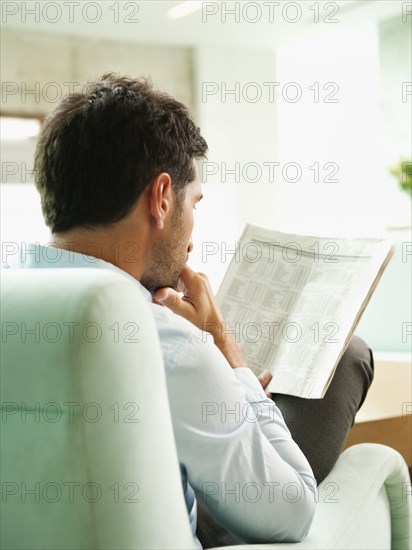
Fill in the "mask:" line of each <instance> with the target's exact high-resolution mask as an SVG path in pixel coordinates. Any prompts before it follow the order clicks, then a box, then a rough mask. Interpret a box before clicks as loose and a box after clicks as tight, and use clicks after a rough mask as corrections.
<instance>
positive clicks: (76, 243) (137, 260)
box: [49, 229, 145, 281]
mask: <svg viewBox="0 0 412 550" xmlns="http://www.w3.org/2000/svg"><path fill="white" fill-rule="evenodd" d="M49 244H50V245H52V246H55V247H57V248H62V249H63V250H69V251H71V252H77V253H79V254H83V255H87V256H93V257H95V258H99V259H101V260H104V261H106V262H109V263H111V264H113V265H115V266H117V267H119V268H120V269H122V270H123V271H126V273H129V275H131V276H132V277H134V278H135V279H137V280H138V281H140V279H141V277H142V275H143V273H144V269H145V264H144V258H145V250H144V249H143V247H142V245H141V243H140V242H137V241H136V240H132V239H127V238H125V233H123V232H120V231H114V230H105V229H102V230H90V231H88V230H80V229H79V230H73V231H69V232H67V233H59V234H53V235H52V237H51V240H50V243H49Z"/></svg>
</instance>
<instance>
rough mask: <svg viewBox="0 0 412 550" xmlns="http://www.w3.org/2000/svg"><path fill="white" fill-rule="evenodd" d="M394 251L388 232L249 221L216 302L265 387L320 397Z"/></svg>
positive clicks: (299, 394) (287, 392)
mask: <svg viewBox="0 0 412 550" xmlns="http://www.w3.org/2000/svg"><path fill="white" fill-rule="evenodd" d="M393 253H394V247H393V246H392V245H391V244H390V243H389V242H388V241H387V240H385V239H370V238H367V239H366V238H364V239H343V238H324V237H314V236H304V235H292V234H286V233H281V232H279V231H271V230H267V229H263V228H260V227H256V226H252V225H247V226H246V228H245V230H244V232H243V234H242V237H241V240H240V242H239V243H237V247H236V253H235V254H234V256H233V258H232V261H231V263H230V265H229V268H228V270H227V272H226V274H225V277H224V279H223V281H222V284H221V286H220V288H219V290H218V293H217V301H218V303H219V305H220V307H221V309H222V312H223V315H224V317H225V321H226V327H225V329H226V330H227V331H231V332H232V333H233V334H234V335H235V337H236V339H237V341H238V342H240V343H241V344H242V347H243V350H244V352H245V354H246V357H247V360H248V365H249V366H250V367H251V368H252V370H253V371H254V372H255V373H256V374H259V372H261V371H263V370H264V369H269V370H270V371H271V372H272V374H273V378H272V380H271V382H270V384H269V386H268V388H267V390H268V391H271V392H275V393H284V394H288V395H295V396H298V397H304V398H311V399H316V398H321V397H323V396H324V394H325V392H326V390H327V388H328V386H329V384H330V382H331V380H332V377H333V374H334V372H335V369H336V366H337V364H338V362H339V360H340V358H341V356H342V355H343V353H344V351H345V349H346V347H347V344H348V342H349V340H350V337H351V335H352V334H353V332H354V330H355V328H356V326H357V324H358V322H359V320H360V318H361V316H362V313H363V311H364V310H365V307H366V305H367V303H368V302H369V299H370V297H371V295H372V293H373V292H374V290H375V288H376V285H377V283H378V281H379V279H380V277H381V275H382V273H383V271H384V269H385V267H386V265H387V264H388V262H389V260H390V258H391V257H392V255H393Z"/></svg>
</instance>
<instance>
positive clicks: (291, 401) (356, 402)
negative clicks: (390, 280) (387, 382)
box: [196, 336, 374, 548]
mask: <svg viewBox="0 0 412 550" xmlns="http://www.w3.org/2000/svg"><path fill="white" fill-rule="evenodd" d="M373 371H374V363H373V355H372V351H371V350H370V349H369V348H368V346H367V345H366V343H365V342H364V341H363V340H362V339H361V338H359V337H358V336H353V337H352V339H351V341H350V343H349V346H348V348H347V349H346V351H345V353H344V354H343V356H342V358H341V360H340V362H339V364H338V366H337V368H336V372H335V375H334V377H333V379H332V382H331V383H330V385H329V388H328V390H327V392H326V394H325V396H324V397H323V398H322V399H303V398H301V397H293V396H291V395H284V394H274V395H273V400H274V401H275V403H276V405H277V406H278V407H279V409H280V410H281V412H282V415H283V418H284V420H285V422H286V424H287V426H288V428H289V430H290V432H291V434H292V437H293V439H294V441H296V443H297V444H298V445H299V447H300V449H301V450H302V452H303V453H304V454H305V456H306V458H307V459H308V462H309V464H310V465H311V467H312V470H313V473H314V475H315V478H316V480H317V482H318V483H320V482H321V481H323V480H324V479H325V477H326V476H327V475H328V474H329V472H330V471H331V470H332V468H333V466H334V464H335V463H336V461H337V460H338V458H339V455H340V453H341V451H342V449H343V447H344V445H345V442H346V439H347V437H348V434H349V430H350V429H351V427H352V426H353V423H354V420H355V415H356V413H357V411H358V409H359V408H360V406H361V405H362V403H363V402H364V400H365V397H366V394H367V393H368V389H369V387H370V385H371V383H372V380H373ZM197 503H198V519H197V531H196V534H197V536H198V538H199V540H200V542H201V543H202V546H203V548H211V547H216V546H229V545H232V544H233V545H234V544H240V541H239V540H238V539H236V538H235V537H233V535H231V534H230V533H228V532H227V531H225V530H224V529H222V528H221V527H220V526H219V525H217V523H216V522H215V521H214V520H213V518H212V516H211V515H210V514H209V512H208V510H207V508H206V506H205V505H204V504H203V502H202V501H201V499H200V498H198V499H197Z"/></svg>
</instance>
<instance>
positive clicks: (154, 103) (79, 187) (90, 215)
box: [35, 73, 207, 233]
mask: <svg viewBox="0 0 412 550" xmlns="http://www.w3.org/2000/svg"><path fill="white" fill-rule="evenodd" d="M206 152H207V144H206V141H205V140H204V138H203V137H202V136H201V135H200V130H199V128H198V127H197V126H196V124H195V123H194V121H193V119H192V117H191V114H190V112H189V110H188V109H187V108H186V107H185V106H184V105H183V104H182V103H179V102H178V101H176V100H175V99H173V98H172V97H171V96H169V95H167V94H166V93H163V92H160V91H158V90H156V89H154V88H153V86H152V84H151V82H150V81H149V80H147V79H137V80H133V79H131V78H128V77H120V76H118V75H115V74H113V73H110V74H105V75H103V76H102V78H101V79H100V80H98V81H95V82H92V83H89V85H88V86H87V91H86V90H84V91H83V92H82V93H75V94H71V95H68V96H66V97H65V98H63V99H62V101H61V102H60V104H59V105H58V106H57V108H56V109H55V111H54V112H53V113H52V114H51V115H50V116H49V117H48V118H47V119H46V121H45V123H44V125H43V127H42V130H41V132H40V136H39V140H38V143H37V148H36V154H35V174H36V187H37V189H38V191H39V193H40V196H41V202H42V209H43V215H44V218H45V221H46V224H47V225H48V226H49V228H50V229H51V231H52V232H53V233H59V232H65V231H68V230H70V229H72V228H75V227H91V226H96V225H109V224H111V223H114V222H117V221H119V220H121V219H123V218H124V217H126V216H127V214H129V212H130V211H131V209H132V208H133V206H134V205H135V204H136V201H137V200H138V199H139V197H140V195H141V194H142V192H143V190H144V189H145V187H146V186H147V185H148V184H149V183H150V182H151V181H152V180H153V178H155V177H156V176H157V175H158V174H160V173H161V172H167V173H168V174H169V175H170V177H171V179H172V188H173V190H174V192H175V194H176V197H177V200H178V201H179V200H180V199H181V197H182V196H183V194H184V190H185V186H186V185H187V184H188V183H190V182H191V181H193V180H194V178H195V172H194V166H193V161H194V160H195V159H199V158H204V157H205V155H206Z"/></svg>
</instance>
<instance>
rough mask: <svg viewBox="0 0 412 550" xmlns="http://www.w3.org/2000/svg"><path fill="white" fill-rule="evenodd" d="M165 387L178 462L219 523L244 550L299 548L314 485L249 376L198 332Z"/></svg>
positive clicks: (276, 415)
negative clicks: (268, 545)
mask: <svg viewBox="0 0 412 550" xmlns="http://www.w3.org/2000/svg"><path fill="white" fill-rule="evenodd" d="M167 385H168V392H169V399H170V407H171V411H172V421H173V427H174V432H175V438H176V444H177V449H178V454H179V460H180V462H181V463H182V464H184V466H185V468H186V471H187V476H188V481H189V483H190V484H191V486H192V487H193V488H194V489H195V491H196V493H197V495H198V496H199V497H200V498H202V500H203V502H204V503H205V505H206V506H207V508H208V509H209V511H210V513H211V514H212V515H213V517H214V518H215V520H216V522H217V523H219V524H220V525H221V526H222V527H224V528H225V529H226V530H228V531H229V532H231V533H232V534H233V535H234V536H236V537H237V538H239V539H240V540H242V541H244V542H246V543H259V542H275V541H276V542H280V541H288V542H298V541H300V540H302V539H303V538H304V537H305V536H306V534H307V532H308V531H309V528H310V525H311V523H312V519H313V515H314V508H315V500H316V481H315V479H314V476H313V473H312V470H311V468H310V466H309V463H308V461H307V460H306V458H305V456H304V455H303V453H302V452H301V450H300V449H299V447H298V446H297V444H296V443H295V442H294V441H293V439H292V437H291V435H290V432H289V430H288V428H287V426H286V424H285V422H284V420H283V417H282V414H281V412H280V410H279V409H278V407H276V405H275V403H274V402H273V401H272V400H271V399H269V398H267V397H266V395H265V392H264V391H263V389H262V388H261V387H260V384H259V381H258V380H257V378H256V377H255V375H254V374H253V373H252V371H250V369H248V368H239V369H232V368H231V367H230V365H229V363H228V362H227V361H226V359H225V357H224V356H223V355H222V353H221V352H220V351H219V349H218V348H217V347H216V346H215V345H214V343H213V341H212V337H211V336H210V335H206V333H201V332H199V333H194V334H192V335H191V337H190V340H189V342H188V344H187V345H186V346H185V348H184V350H183V351H182V353H181V354H180V356H179V358H178V360H177V361H176V363H175V365H174V366H173V368H172V369H171V371H170V372H169V375H168V380H167Z"/></svg>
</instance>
